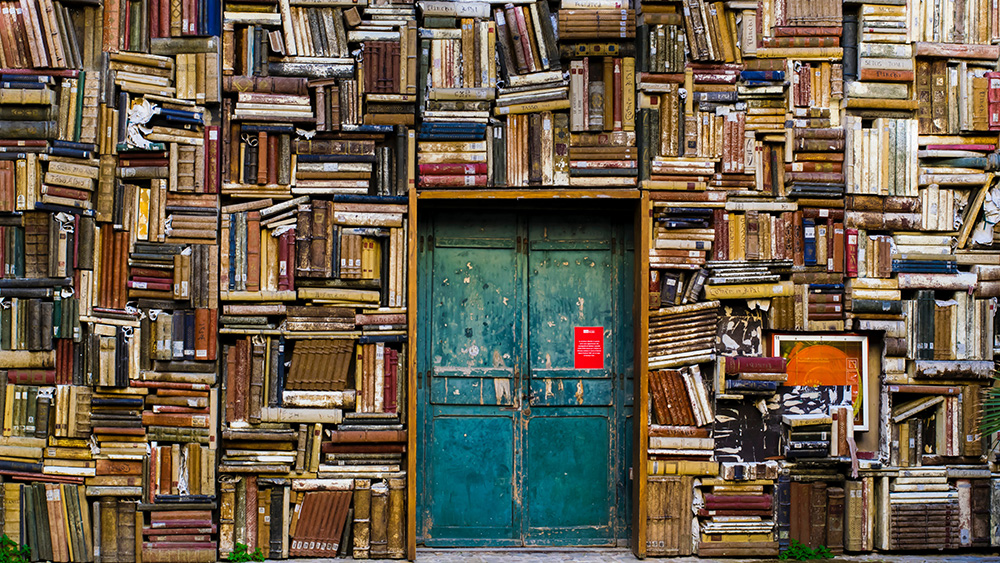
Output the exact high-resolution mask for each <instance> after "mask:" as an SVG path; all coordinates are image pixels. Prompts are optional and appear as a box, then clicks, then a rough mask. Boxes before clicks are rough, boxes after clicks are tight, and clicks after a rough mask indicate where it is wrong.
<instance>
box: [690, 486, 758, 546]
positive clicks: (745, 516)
mask: <svg viewBox="0 0 1000 563" xmlns="http://www.w3.org/2000/svg"><path fill="white" fill-rule="evenodd" d="M702 486H703V487H704V490H705V493H704V494H705V497H704V498H705V505H704V508H700V509H699V510H698V516H699V518H700V519H701V520H700V526H699V528H700V532H701V533H700V537H699V543H698V555H699V556H700V557H734V556H735V557H773V556H774V555H775V554H776V553H777V552H778V542H776V541H774V540H775V536H774V507H773V496H774V482H773V481H771V480H767V479H751V480H741V481H730V480H728V479H725V480H724V479H719V478H709V479H703V480H702Z"/></svg>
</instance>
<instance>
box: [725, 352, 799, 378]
mask: <svg viewBox="0 0 1000 563" xmlns="http://www.w3.org/2000/svg"><path fill="white" fill-rule="evenodd" d="M786 364H787V362H786V360H785V358H771V357H752V356H729V357H727V358H726V373H728V374H736V373H784V372H785V370H786V369H787V368H786Z"/></svg>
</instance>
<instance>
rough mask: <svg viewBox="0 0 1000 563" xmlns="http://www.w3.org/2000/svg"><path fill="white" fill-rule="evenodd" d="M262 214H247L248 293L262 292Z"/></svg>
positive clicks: (253, 212) (249, 212)
mask: <svg viewBox="0 0 1000 563" xmlns="http://www.w3.org/2000/svg"><path fill="white" fill-rule="evenodd" d="M260 235H261V233H260V212H259V211H248V212H247V280H246V290H247V291H260V274H261V264H260V244H261V240H260Z"/></svg>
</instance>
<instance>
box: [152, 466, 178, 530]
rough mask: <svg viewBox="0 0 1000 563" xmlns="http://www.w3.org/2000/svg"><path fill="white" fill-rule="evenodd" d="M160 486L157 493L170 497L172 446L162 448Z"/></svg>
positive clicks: (153, 524) (154, 524)
mask: <svg viewBox="0 0 1000 563" xmlns="http://www.w3.org/2000/svg"><path fill="white" fill-rule="evenodd" d="M159 450H160V485H159V490H158V491H157V493H159V494H164V495H169V494H170V472H171V471H172V467H173V465H172V463H171V459H170V458H171V455H172V453H171V451H170V446H160V448H159ZM151 525H152V526H153V527H154V528H155V527H158V526H157V525H156V523H155V522H153V523H151Z"/></svg>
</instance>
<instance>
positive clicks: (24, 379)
mask: <svg viewBox="0 0 1000 563" xmlns="http://www.w3.org/2000/svg"><path fill="white" fill-rule="evenodd" d="M7 383H15V384H17V385H55V384H56V370H54V369H10V370H7Z"/></svg>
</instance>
